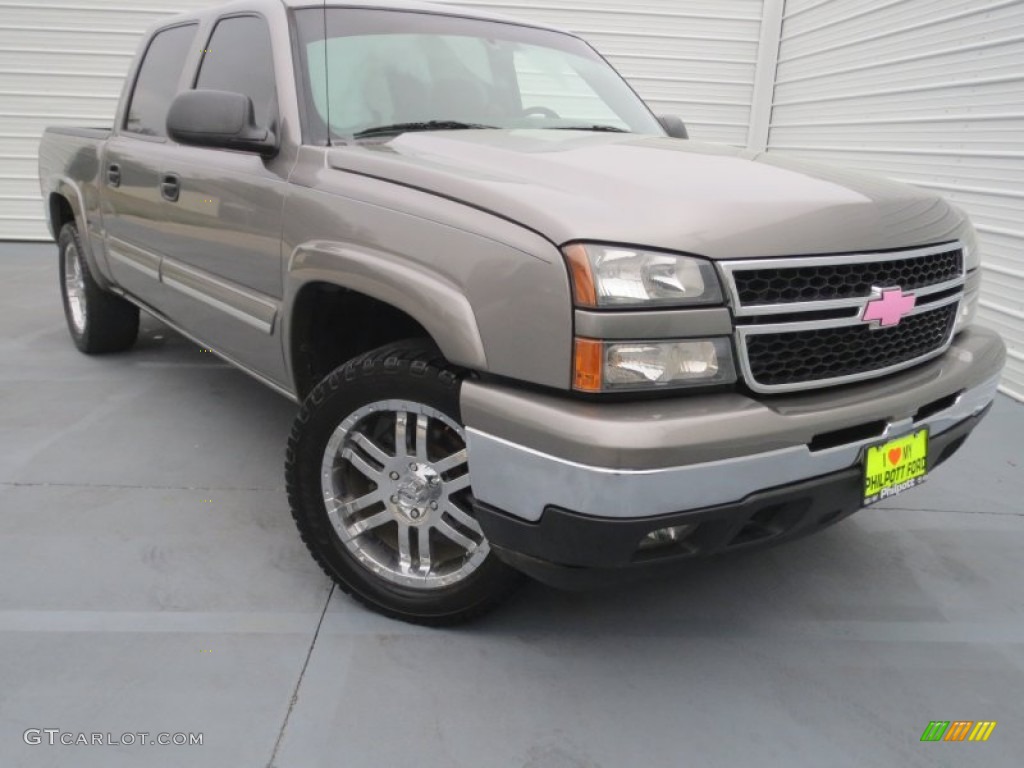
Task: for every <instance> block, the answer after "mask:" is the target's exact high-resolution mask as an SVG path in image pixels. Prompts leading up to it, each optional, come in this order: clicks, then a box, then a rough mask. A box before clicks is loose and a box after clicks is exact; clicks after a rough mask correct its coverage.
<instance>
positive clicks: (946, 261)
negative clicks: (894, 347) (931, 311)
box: [732, 244, 964, 306]
mask: <svg viewBox="0 0 1024 768" xmlns="http://www.w3.org/2000/svg"><path fill="white" fill-rule="evenodd" d="M856 259H857V257H851V260H852V263H851V262H847V263H831V264H814V265H813V266H802V265H800V264H799V259H792V260H790V262H789V264H788V265H786V266H773V267H761V268H758V269H736V270H735V271H733V273H732V274H733V279H734V280H735V287H736V295H737V297H738V299H739V302H740V304H742V305H746V306H768V305H773V304H788V303H794V302H805V301H834V300H837V299H853V298H867V297H869V296H871V293H872V290H873V289H874V288H892V287H896V286H899V287H900V288H902V289H903V290H904V291H912V290H917V289H918V288H925V287H928V286H932V285H938V284H941V283H946V282H949V281H951V280H956V279H957V278H958V277H960V275H961V274H962V273H963V268H964V254H963V249H962V248H960V246H959V245H955V244H954V245H950V246H947V249H946V250H941V251H939V252H935V253H927V254H925V255H912V256H906V255H904V256H900V257H898V258H896V257H894V258H892V259H889V260H887V261H875V262H870V263H858V262H857V261H856ZM754 263H756V262H754Z"/></svg>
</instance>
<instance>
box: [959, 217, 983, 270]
mask: <svg viewBox="0 0 1024 768" xmlns="http://www.w3.org/2000/svg"><path fill="white" fill-rule="evenodd" d="M965 219H966V216H965ZM960 242H962V243H963V244H964V268H965V270H966V271H967V272H970V271H972V270H975V269H977V268H978V267H980V266H981V249H980V248H979V247H978V233H977V232H975V230H974V225H973V224H971V222H970V221H969V220H965V222H964V227H963V230H962V231H961V232H960Z"/></svg>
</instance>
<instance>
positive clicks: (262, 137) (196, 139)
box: [167, 91, 278, 155]
mask: <svg viewBox="0 0 1024 768" xmlns="http://www.w3.org/2000/svg"><path fill="white" fill-rule="evenodd" d="M167 135H168V136H170V137H171V138H172V139H174V141H177V142H179V143H181V144H191V145H194V146H197V147H216V148H219V149H237V150H241V151H243V152H258V153H259V154H261V155H273V154H276V153H277V149H278V147H277V137H276V136H274V133H273V131H271V130H270V129H269V128H261V127H259V126H257V125H256V119H255V111H254V109H253V105H252V99H250V98H249V97H248V96H245V95H243V94H241V93H231V92H229V91H185V92H184V93H180V94H178V95H177V97H175V99H174V101H172V102H171V108H170V110H169V111H168V112H167Z"/></svg>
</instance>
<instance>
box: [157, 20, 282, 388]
mask: <svg viewBox="0 0 1024 768" xmlns="http://www.w3.org/2000/svg"><path fill="white" fill-rule="evenodd" d="M274 78H275V74H274V63H273V51H272V48H271V39H270V33H269V30H268V28H267V23H266V21H265V20H264V19H263V18H262V17H259V16H229V17H227V18H223V19H221V20H220V21H218V22H217V24H216V25H215V27H214V29H213V33H212V36H211V37H210V40H209V42H208V43H207V44H206V47H205V49H204V54H203V59H202V62H201V63H200V67H199V72H198V76H197V78H196V82H195V87H196V88H198V89H206V90H219V91H231V92H234V93H242V94H245V95H247V96H249V97H250V98H251V99H252V101H253V105H254V108H255V116H256V121H257V123H258V124H259V125H266V126H271V127H272V128H274V127H276V124H277V122H278V120H279V118H278V104H277V97H276V88H275V80H274ZM289 170H290V164H289V163H288V162H286V161H285V160H284V159H282V158H274V159H265V158H263V157H261V156H260V155H258V154H255V153H251V152H236V151H230V150H223V149H208V148H203V147H191V146H182V145H174V146H173V148H172V149H171V151H170V152H169V153H168V155H167V157H165V159H164V162H163V165H162V167H161V177H162V183H163V184H165V185H170V186H171V189H172V190H173V191H172V194H173V196H174V198H175V200H174V202H173V204H172V205H171V206H170V207H169V211H170V212H169V214H168V217H167V227H168V232H167V234H168V241H167V242H168V250H167V254H166V255H167V259H166V260H165V262H164V267H163V282H164V285H165V287H166V289H167V293H168V295H167V301H168V309H167V311H168V314H170V316H172V317H175V318H181V322H180V324H181V325H182V327H183V328H184V330H186V331H189V332H192V333H193V334H194V335H196V336H197V337H198V338H201V339H203V341H205V342H207V343H209V344H210V345H211V346H213V347H214V348H216V349H217V350H219V351H221V352H224V353H226V354H228V355H229V356H231V357H232V358H234V359H235V360H236V362H238V363H240V364H242V365H244V366H246V367H248V368H251V369H252V370H254V371H255V372H257V373H260V374H262V375H263V376H265V377H267V378H270V379H272V380H274V381H276V382H278V383H282V382H284V381H285V380H286V377H285V376H284V369H283V361H282V357H281V346H280V340H279V337H278V335H277V330H278V328H279V325H280V318H279V317H278V312H279V309H280V304H281V298H282V292H283V288H282V283H283V278H282V255H281V226H282V211H283V208H284V202H285V197H286V195H287V190H288V184H287V176H288V172H289Z"/></svg>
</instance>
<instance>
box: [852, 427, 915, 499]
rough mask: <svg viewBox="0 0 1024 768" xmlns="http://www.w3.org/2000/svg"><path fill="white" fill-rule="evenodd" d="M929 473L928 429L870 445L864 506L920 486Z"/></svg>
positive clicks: (866, 459)
mask: <svg viewBox="0 0 1024 768" xmlns="http://www.w3.org/2000/svg"><path fill="white" fill-rule="evenodd" d="M927 473H928V430H927V429H922V430H920V431H919V432H915V433H914V434H912V435H907V436H906V437H901V438H898V439H896V440H890V441H889V442H888V443H885V444H884V445H875V446H872V447H870V448H868V451H867V455H866V456H865V460H864V505H865V506H867V505H868V504H874V503H875V502H876V501H881V500H882V499H888V498H891V497H892V496H895V495H896V494H898V493H902V492H903V491H906V490H909V489H911V488H913V487H915V486H917V485H920V484H921V483H922V481H923V480H924V477H925V475H926V474H927Z"/></svg>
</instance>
